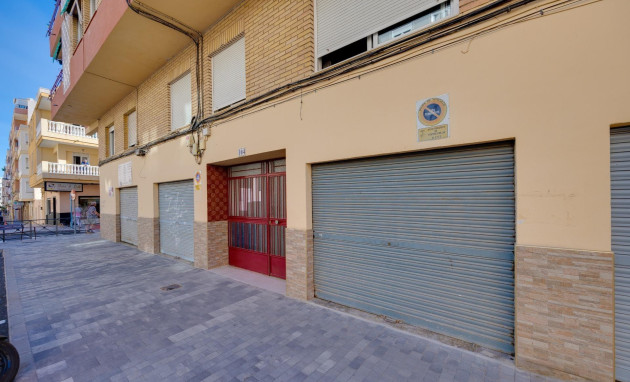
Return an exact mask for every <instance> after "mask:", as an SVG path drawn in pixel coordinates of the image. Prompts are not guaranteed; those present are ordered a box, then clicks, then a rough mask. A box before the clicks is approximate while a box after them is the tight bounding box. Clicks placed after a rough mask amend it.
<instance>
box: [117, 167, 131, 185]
mask: <svg viewBox="0 0 630 382" xmlns="http://www.w3.org/2000/svg"><path fill="white" fill-rule="evenodd" d="M131 182H132V178H131V162H126V163H121V164H119V165H118V187H125V186H130V185H131Z"/></svg>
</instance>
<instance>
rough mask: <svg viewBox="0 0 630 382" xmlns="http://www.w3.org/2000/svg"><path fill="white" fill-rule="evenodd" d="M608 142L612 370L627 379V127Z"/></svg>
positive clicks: (629, 347) (629, 209) (629, 267)
mask: <svg viewBox="0 0 630 382" xmlns="http://www.w3.org/2000/svg"><path fill="white" fill-rule="evenodd" d="M610 145H611V147H610V177H611V198H612V200H611V205H612V211H611V212H612V251H613V252H614V254H615V347H616V360H615V365H616V371H615V372H616V377H617V380H619V381H624V382H630V128H622V129H613V130H612V133H611V137H610Z"/></svg>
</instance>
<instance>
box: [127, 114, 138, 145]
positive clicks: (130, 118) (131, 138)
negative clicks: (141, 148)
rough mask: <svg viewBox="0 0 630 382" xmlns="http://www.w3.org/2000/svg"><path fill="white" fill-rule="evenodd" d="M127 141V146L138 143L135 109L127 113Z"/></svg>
mask: <svg viewBox="0 0 630 382" xmlns="http://www.w3.org/2000/svg"><path fill="white" fill-rule="evenodd" d="M127 143H128V144H129V147H131V146H135V145H136V144H138V114H136V112H135V111H132V112H131V113H129V114H128V115H127Z"/></svg>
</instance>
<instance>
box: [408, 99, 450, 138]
mask: <svg viewBox="0 0 630 382" xmlns="http://www.w3.org/2000/svg"><path fill="white" fill-rule="evenodd" d="M449 124H450V105H449V99H448V94H442V95H441V96H438V97H433V98H427V99H423V100H420V101H418V102H416V127H417V129H418V142H422V141H433V140H436V139H444V138H448V137H449V135H450V134H449Z"/></svg>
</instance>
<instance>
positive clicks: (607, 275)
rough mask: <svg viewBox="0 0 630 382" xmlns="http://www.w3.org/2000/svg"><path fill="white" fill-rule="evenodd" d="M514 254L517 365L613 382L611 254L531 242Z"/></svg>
mask: <svg viewBox="0 0 630 382" xmlns="http://www.w3.org/2000/svg"><path fill="white" fill-rule="evenodd" d="M515 253H516V365H517V366H519V367H523V368H527V369H531V370H533V371H536V372H538V373H541V374H547V375H551V376H554V377H558V378H563V379H571V380H583V379H586V380H594V381H612V380H613V373H614V334H613V326H614V313H613V312H614V284H613V274H614V259H613V254H612V253H611V252H590V251H578V250H568V249H558V248H543V247H527V246H517V247H516V251H515Z"/></svg>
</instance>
